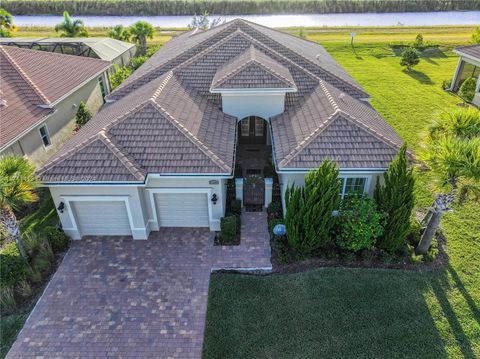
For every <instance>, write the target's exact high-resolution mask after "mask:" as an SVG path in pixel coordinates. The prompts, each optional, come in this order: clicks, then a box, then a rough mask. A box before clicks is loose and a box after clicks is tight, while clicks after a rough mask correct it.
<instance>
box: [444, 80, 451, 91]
mask: <svg viewBox="0 0 480 359" xmlns="http://www.w3.org/2000/svg"><path fill="white" fill-rule="evenodd" d="M451 87H452V80H443V82H442V90H449V89H450V88H451Z"/></svg>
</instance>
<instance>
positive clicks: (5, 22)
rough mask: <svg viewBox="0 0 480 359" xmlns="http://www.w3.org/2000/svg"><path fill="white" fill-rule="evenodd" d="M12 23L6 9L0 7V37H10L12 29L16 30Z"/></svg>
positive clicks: (11, 18) (10, 15)
mask: <svg viewBox="0 0 480 359" xmlns="http://www.w3.org/2000/svg"><path fill="white" fill-rule="evenodd" d="M16 30H17V28H16V26H14V25H13V17H12V14H10V13H9V12H8V11H7V10H5V9H2V8H0V37H11V36H12V31H16Z"/></svg>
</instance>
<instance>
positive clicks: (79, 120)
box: [75, 101, 92, 127]
mask: <svg viewBox="0 0 480 359" xmlns="http://www.w3.org/2000/svg"><path fill="white" fill-rule="evenodd" d="M91 118H92V114H91V113H90V111H89V110H88V108H87V106H86V105H85V102H83V101H80V105H78V111H77V114H76V115H75V122H76V124H77V125H78V127H82V126H83V125H85V124H86V123H87V122H88V121H90V119H91Z"/></svg>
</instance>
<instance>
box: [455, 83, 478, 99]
mask: <svg viewBox="0 0 480 359" xmlns="http://www.w3.org/2000/svg"><path fill="white" fill-rule="evenodd" d="M476 86H477V82H476V81H475V79H474V78H473V77H469V78H468V79H466V80H465V81H463V83H462V86H460V89H459V90H458V96H460V97H461V98H462V100H463V101H465V102H472V100H473V97H474V96H475V87H476Z"/></svg>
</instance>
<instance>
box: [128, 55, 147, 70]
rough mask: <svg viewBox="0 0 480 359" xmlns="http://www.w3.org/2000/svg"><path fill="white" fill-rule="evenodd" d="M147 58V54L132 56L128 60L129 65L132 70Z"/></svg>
mask: <svg viewBox="0 0 480 359" xmlns="http://www.w3.org/2000/svg"><path fill="white" fill-rule="evenodd" d="M147 60H148V56H146V55H144V56H137V57H134V58H132V60H131V62H130V65H131V66H132V68H133V69H134V70H136V69H138V68H139V67H140V66H142V65H143V63H144V62H145V61H147Z"/></svg>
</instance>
